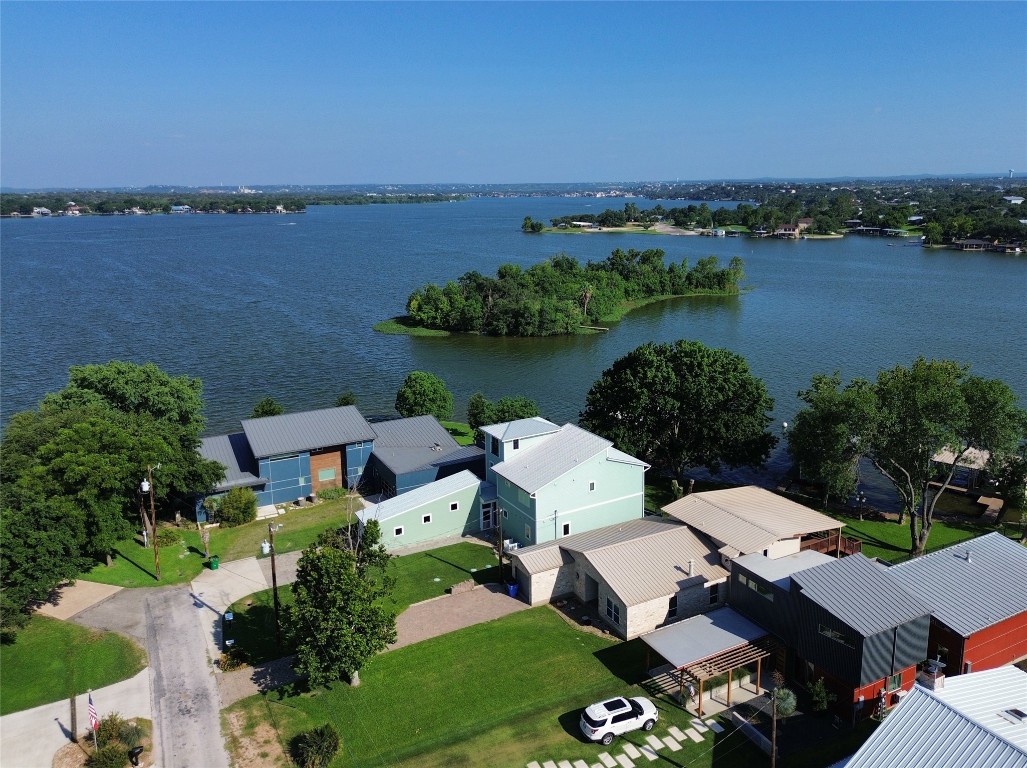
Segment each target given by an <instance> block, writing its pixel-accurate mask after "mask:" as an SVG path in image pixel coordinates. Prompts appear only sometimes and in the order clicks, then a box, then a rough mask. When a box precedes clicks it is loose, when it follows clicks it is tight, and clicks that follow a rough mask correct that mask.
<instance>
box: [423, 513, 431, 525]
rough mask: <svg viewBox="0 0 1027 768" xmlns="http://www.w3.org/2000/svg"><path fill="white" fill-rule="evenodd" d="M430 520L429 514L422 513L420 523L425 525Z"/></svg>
mask: <svg viewBox="0 0 1027 768" xmlns="http://www.w3.org/2000/svg"><path fill="white" fill-rule="evenodd" d="M430 522H431V515H422V516H421V523H422V524H423V525H427V524H428V523H430Z"/></svg>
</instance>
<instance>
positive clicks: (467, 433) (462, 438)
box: [439, 421, 474, 445]
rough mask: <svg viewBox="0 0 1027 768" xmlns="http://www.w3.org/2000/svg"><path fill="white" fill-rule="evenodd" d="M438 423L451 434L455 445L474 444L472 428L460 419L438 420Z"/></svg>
mask: <svg viewBox="0 0 1027 768" xmlns="http://www.w3.org/2000/svg"><path fill="white" fill-rule="evenodd" d="M439 424H441V425H442V426H443V428H444V429H445V430H446V431H447V432H449V434H451V435H452V436H453V439H454V440H456V442H457V445H474V430H473V429H471V428H470V426H469V425H467V424H464V423H463V422H461V421H440V422H439Z"/></svg>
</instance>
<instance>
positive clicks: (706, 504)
mask: <svg viewBox="0 0 1027 768" xmlns="http://www.w3.org/2000/svg"><path fill="white" fill-rule="evenodd" d="M663 511H664V512H666V513H667V514H668V515H671V516H673V517H676V518H678V519H679V520H683V521H684V522H686V523H688V524H689V525H690V526H692V527H693V528H697V529H699V530H700V531H702V532H703V533H706V534H708V535H709V536H712V537H713V538H714V539H716V540H717V541H722V542H724V543H725V544H728V545H730V546H732V547H734V548H735V549H738V550H739V551H741V552H743V553H749V552H762V551H763V550H764V549H766V548H767V547H769V546H770V545H771V544H773V543H774V542H775V541H780V540H781V539H788V538H794V537H796V536H801V535H803V534H806V533H815V532H817V531H827V530H833V529H835V528H842V527H844V525H845V524H844V523H842V522H840V521H838V520H835V519H834V518H832V517H828V516H827V515H822V514H820V513H819V512H816V511H814V510H812V509H810V508H809V507H804V506H802V505H801V504H796V503H795V502H794V501H790V500H788V499H786V498H784V497H782V496H778V495H777V494H776V493H771V492H770V491H768V490H765V489H763V488H757V487H756V486H754V485H749V486H745V487H742V488H728V489H726V490H722V491H703V492H702V493H692V494H689V495H688V496H685V497H684V498H681V499H678V500H677V501H673V502H671V503H670V504H668V505H667V506H665V507H664V508H663Z"/></svg>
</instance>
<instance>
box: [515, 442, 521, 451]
mask: <svg viewBox="0 0 1027 768" xmlns="http://www.w3.org/2000/svg"><path fill="white" fill-rule="evenodd" d="M520 447H521V441H520V440H514V441H513V449H514V450H515V451H516V450H517V449H518V448H520Z"/></svg>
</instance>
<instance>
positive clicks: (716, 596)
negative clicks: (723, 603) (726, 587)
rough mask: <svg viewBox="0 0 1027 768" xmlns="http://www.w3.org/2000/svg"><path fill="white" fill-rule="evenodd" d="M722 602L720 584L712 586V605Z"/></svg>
mask: <svg viewBox="0 0 1027 768" xmlns="http://www.w3.org/2000/svg"><path fill="white" fill-rule="evenodd" d="M719 602H720V584H710V605H716V604H717V603H719Z"/></svg>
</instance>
